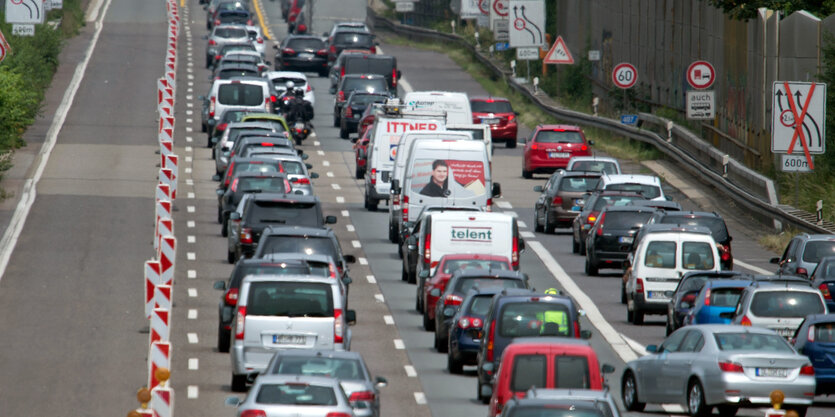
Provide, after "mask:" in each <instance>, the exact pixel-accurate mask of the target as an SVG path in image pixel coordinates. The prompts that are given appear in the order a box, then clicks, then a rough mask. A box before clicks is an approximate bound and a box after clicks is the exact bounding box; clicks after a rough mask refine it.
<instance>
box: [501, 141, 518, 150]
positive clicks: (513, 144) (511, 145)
mask: <svg viewBox="0 0 835 417" xmlns="http://www.w3.org/2000/svg"><path fill="white" fill-rule="evenodd" d="M504 146H505V147H506V148H508V149H513V148H515V147H516V139H508V140H507V141H505V143H504Z"/></svg>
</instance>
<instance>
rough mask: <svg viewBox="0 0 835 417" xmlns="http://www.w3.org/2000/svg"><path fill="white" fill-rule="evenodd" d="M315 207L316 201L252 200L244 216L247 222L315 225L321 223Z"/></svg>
mask: <svg viewBox="0 0 835 417" xmlns="http://www.w3.org/2000/svg"><path fill="white" fill-rule="evenodd" d="M317 208H318V207H317V204H316V203H299V202H293V201H259V200H253V201H252V205H250V206H249V209H248V210H247V212H246V213H245V214H244V217H245V218H246V223H247V224H254V223H261V224H268V225H284V224H286V225H293V226H313V227H317V226H321V225H322V219H321V216H320V215H319V210H317Z"/></svg>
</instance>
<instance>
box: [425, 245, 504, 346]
mask: <svg viewBox="0 0 835 417" xmlns="http://www.w3.org/2000/svg"><path fill="white" fill-rule="evenodd" d="M459 269H484V270H490V269H492V270H503V271H510V269H511V268H510V262H509V261H508V259H507V257H506V256H496V255H486V254H476V253H457V254H453V255H444V256H442V257H441V259H439V260H438V267H437V268H436V269H435V275H433V276H431V277H429V278H428V279H427V280H426V284H425V285H424V286H423V328H424V329H426V330H429V331H432V330H434V329H435V304H437V303H438V299H439V298H440V297H441V294H443V293H444V290H445V289H446V284H447V282H449V279H450V278H451V277H452V274H453V273H455V271H457V270H459Z"/></svg>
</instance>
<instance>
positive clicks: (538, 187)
mask: <svg viewBox="0 0 835 417" xmlns="http://www.w3.org/2000/svg"><path fill="white" fill-rule="evenodd" d="M533 190H534V191H536V192H538V193H541V192H542V190H543V188H542V186H541V185H537V186H535V187H533Z"/></svg>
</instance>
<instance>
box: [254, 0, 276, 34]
mask: <svg viewBox="0 0 835 417" xmlns="http://www.w3.org/2000/svg"><path fill="white" fill-rule="evenodd" d="M253 2H254V3H255V14H256V15H258V23H259V25H260V26H261V32H262V34H263V35H264V37H265V38H267V39H268V40H270V39H272V32H270V29H269V28H268V27H267V19H266V18H265V17H264V13H263V12H261V3H260V2H259V1H258V0H253Z"/></svg>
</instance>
